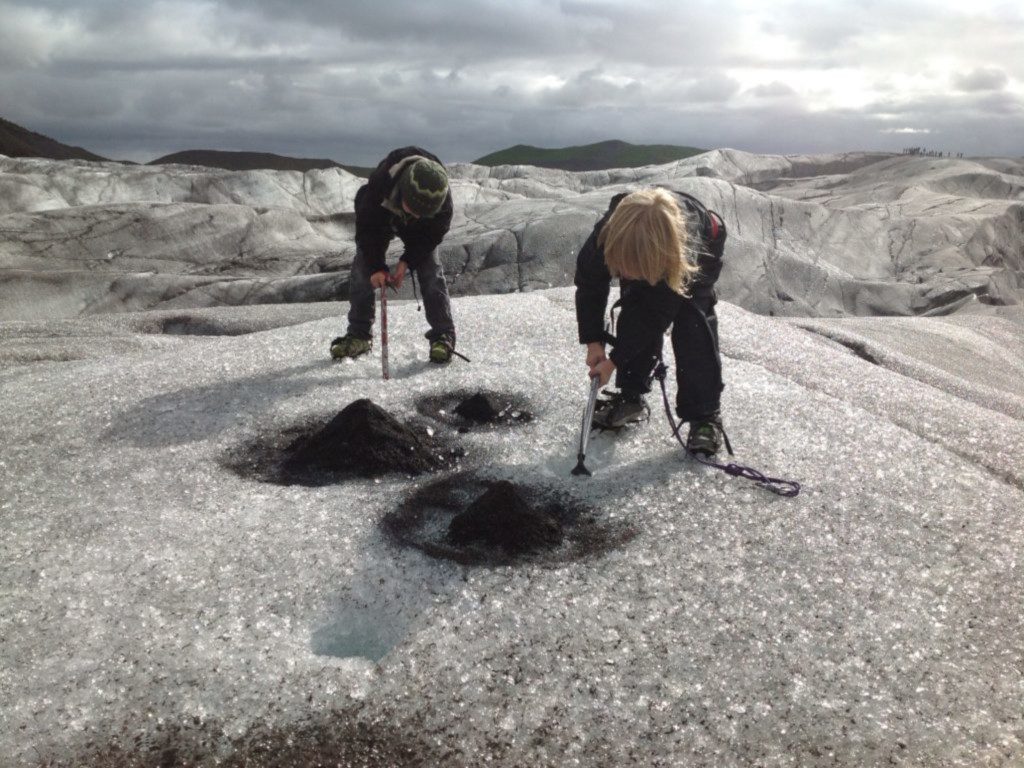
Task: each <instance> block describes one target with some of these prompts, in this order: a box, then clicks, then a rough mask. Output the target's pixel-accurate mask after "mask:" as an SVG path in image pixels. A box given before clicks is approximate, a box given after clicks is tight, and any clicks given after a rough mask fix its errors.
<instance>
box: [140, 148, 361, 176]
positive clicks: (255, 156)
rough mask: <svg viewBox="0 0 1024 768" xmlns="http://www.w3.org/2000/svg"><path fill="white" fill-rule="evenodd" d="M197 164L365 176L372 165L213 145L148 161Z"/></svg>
mask: <svg viewBox="0 0 1024 768" xmlns="http://www.w3.org/2000/svg"><path fill="white" fill-rule="evenodd" d="M170 163H174V164H177V165H201V166H204V167H206V168H223V169H225V170H228V171H256V170H270V171H300V172H301V173H305V172H306V171H310V170H313V169H314V168H342V169H344V170H346V171H348V172H349V173H352V174H355V175H356V176H368V175H369V174H370V171H372V170H373V168H363V167H361V166H358V165H343V164H341V163H336V162H335V161H334V160H326V159H310V158H306V157H286V156H284V155H275V154H272V153H270V152H223V151H220V150H215V149H186V150H185V151H183V152H175V153H173V154H170V155H164V156H163V157H158V158H157V159H156V160H151V161H150V162H149V163H148V165H167V164H170Z"/></svg>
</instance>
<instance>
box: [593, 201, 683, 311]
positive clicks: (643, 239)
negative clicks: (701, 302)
mask: <svg viewBox="0 0 1024 768" xmlns="http://www.w3.org/2000/svg"><path fill="white" fill-rule="evenodd" d="M597 244H598V245H599V246H601V247H603V248H604V262H605V264H606V265H607V266H608V271H609V272H611V273H612V274H613V275H615V276H617V277H626V278H632V279H642V280H645V281H646V282H647V283H649V284H650V285H656V284H657V283H659V282H660V281H662V280H664V281H665V282H666V283H668V286H669V288H671V289H672V290H673V291H675V292H676V293H679V294H682V295H684V296H685V295H686V288H687V286H688V285H689V284H690V282H691V281H692V280H693V279H694V277H695V276H696V273H697V266H696V265H695V264H694V263H693V262H692V261H691V259H690V251H691V249H690V247H689V231H688V227H687V222H686V216H685V215H684V214H683V211H682V210H681V209H680V207H679V204H678V203H677V202H676V199H675V197H673V195H672V194H671V193H670V192H668V191H667V190H664V189H645V190H642V191H640V192H634V193H632V194H631V195H627V196H626V197H624V198H622V200H621V201H620V202H619V204H618V206H617V207H616V208H615V210H614V211H613V212H612V215H611V217H610V218H609V219H608V222H607V223H606V224H605V225H604V227H602V229H601V234H600V235H598V238H597Z"/></svg>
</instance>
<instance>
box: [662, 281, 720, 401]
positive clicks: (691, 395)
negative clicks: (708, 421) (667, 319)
mask: <svg viewBox="0 0 1024 768" xmlns="http://www.w3.org/2000/svg"><path fill="white" fill-rule="evenodd" d="M714 304H715V300H714V298H713V297H696V298H693V299H690V300H685V301H682V302H681V306H680V309H679V314H678V315H677V316H676V319H675V322H674V323H673V325H672V349H673V351H674V352H675V356H676V383H677V387H678V391H677V392H676V414H677V415H678V416H679V418H680V419H681V420H683V421H693V420H695V419H700V418H702V417H705V416H710V415H712V414H714V413H716V412H717V411H718V409H719V404H720V401H721V394H722V390H723V389H724V384H723V383H722V361H721V358H720V357H719V353H718V317H717V316H716V315H715V309H714Z"/></svg>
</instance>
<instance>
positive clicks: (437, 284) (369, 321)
mask: <svg viewBox="0 0 1024 768" xmlns="http://www.w3.org/2000/svg"><path fill="white" fill-rule="evenodd" d="M412 272H414V270H413V269H412V268H410V269H409V272H407V273H406V276H405V279H406V280H410V279H412V277H413V275H412V274H410V273H412ZM415 276H416V279H417V281H418V282H419V289H420V294H421V295H422V297H423V308H424V309H425V310H426V313H427V324H428V325H430V330H429V331H427V334H426V336H427V338H428V339H430V341H436V340H437V339H440V338H441V337H442V336H448V337H449V338H450V339H451V340H452V342H453V343H454V342H455V321H454V320H452V304H451V300H450V299H449V298H448V283H447V282H446V281H445V279H444V269H443V268H442V267H441V264H440V263H439V262H438V260H437V251H434V252H433V253H431V254H430V256H429V257H427V258H426V259H424V260H423V262H422V263H420V265H419V266H418V267H417V268H416V269H415ZM348 301H349V310H348V333H349V335H350V336H357V337H359V338H361V339H369V338H372V330H371V329H372V328H373V320H374V315H375V313H376V303H377V292H376V291H374V289H373V286H372V285H371V284H370V271H369V268H368V267H367V265H366V260H365V259H364V258H363V252H362V251H361V250H359V249H358V248H357V249H356V257H355V259H354V260H353V262H352V271H351V272H350V273H349V278H348Z"/></svg>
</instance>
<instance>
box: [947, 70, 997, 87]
mask: <svg viewBox="0 0 1024 768" xmlns="http://www.w3.org/2000/svg"><path fill="white" fill-rule="evenodd" d="M1009 82H1010V78H1009V77H1008V76H1007V74H1006V72H1004V71H1003V70H1001V69H997V68H996V67H979V68H978V69H974V70H971V71H970V72H966V73H964V74H962V75H956V76H955V77H954V78H953V84H954V86H956V87H957V88H958V89H959V90H961V91H1001V90H1002V89H1003V88H1005V87H1006V86H1007V85H1008V84H1009Z"/></svg>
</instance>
